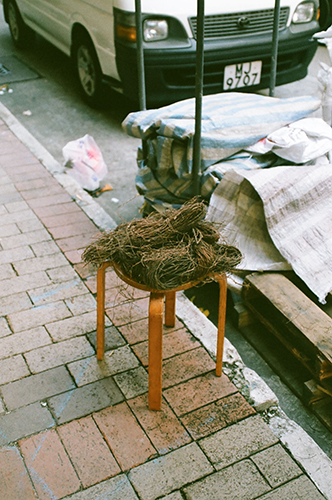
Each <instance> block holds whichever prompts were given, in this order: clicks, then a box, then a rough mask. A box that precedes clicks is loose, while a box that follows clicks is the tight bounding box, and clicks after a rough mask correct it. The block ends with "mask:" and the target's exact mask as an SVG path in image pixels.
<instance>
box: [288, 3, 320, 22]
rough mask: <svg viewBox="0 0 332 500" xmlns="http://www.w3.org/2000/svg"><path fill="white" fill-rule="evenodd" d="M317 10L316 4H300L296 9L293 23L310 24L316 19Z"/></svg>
mask: <svg viewBox="0 0 332 500" xmlns="http://www.w3.org/2000/svg"><path fill="white" fill-rule="evenodd" d="M315 10H316V9H315V3H314V2H303V3H300V4H299V5H298V6H297V7H296V9H295V12H294V15H293V19H292V22H293V23H294V24H302V23H310V21H312V20H313V19H314V16H315Z"/></svg>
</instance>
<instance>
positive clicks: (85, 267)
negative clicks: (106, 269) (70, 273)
mask: <svg viewBox="0 0 332 500" xmlns="http://www.w3.org/2000/svg"><path fill="white" fill-rule="evenodd" d="M74 268H75V271H76V272H77V274H79V276H80V277H81V278H82V279H86V278H88V277H91V276H95V275H96V274H97V267H96V266H94V265H93V264H85V263H84V262H80V263H79V264H75V265H74ZM96 286H97V285H96ZM89 290H90V288H89ZM94 293H97V288H96V290H95V292H94Z"/></svg>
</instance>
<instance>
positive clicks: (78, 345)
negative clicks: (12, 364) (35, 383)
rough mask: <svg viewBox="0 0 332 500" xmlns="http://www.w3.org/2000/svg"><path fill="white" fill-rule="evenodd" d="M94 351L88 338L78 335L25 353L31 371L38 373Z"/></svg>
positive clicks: (89, 354)
mask: <svg viewBox="0 0 332 500" xmlns="http://www.w3.org/2000/svg"><path fill="white" fill-rule="evenodd" d="M93 353H94V350H93V348H92V347H91V344H90V343H89V342H88V341H87V339H86V338H85V337H78V338H74V339H69V340H64V341H63V342H57V343H56V344H51V345H47V346H45V347H41V348H39V349H34V350H33V351H30V352H27V353H26V354H25V359H26V361H27V363H28V366H29V368H30V370H31V372H32V373H38V372H42V371H44V370H49V369H50V368H55V367H56V366H60V365H64V364H66V363H69V362H70V361H74V360H76V359H81V358H85V357H87V356H91V355H92V354H93Z"/></svg>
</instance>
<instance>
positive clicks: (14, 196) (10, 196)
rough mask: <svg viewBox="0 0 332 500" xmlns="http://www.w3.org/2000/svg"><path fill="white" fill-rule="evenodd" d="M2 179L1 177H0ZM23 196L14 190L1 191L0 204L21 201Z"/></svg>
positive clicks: (7, 185)
mask: <svg viewBox="0 0 332 500" xmlns="http://www.w3.org/2000/svg"><path fill="white" fill-rule="evenodd" d="M4 180H6V179H4ZM1 181H2V179H1ZM9 186H10V184H6V187H9ZM22 199H23V198H22V196H21V194H20V193H19V192H18V191H16V190H14V191H11V190H8V191H7V192H5V193H1V194H0V203H1V204H5V203H11V202H13V201H21V200H22Z"/></svg>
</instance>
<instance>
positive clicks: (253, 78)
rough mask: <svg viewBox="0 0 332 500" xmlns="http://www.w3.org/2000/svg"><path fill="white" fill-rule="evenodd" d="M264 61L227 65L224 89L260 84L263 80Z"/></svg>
mask: <svg viewBox="0 0 332 500" xmlns="http://www.w3.org/2000/svg"><path fill="white" fill-rule="evenodd" d="M261 72H262V61H252V62H246V63H239V64H232V65H231V66H225V71H224V90H231V89H239V88H240V87H251V86H252V85H258V84H259V83H260V81H261Z"/></svg>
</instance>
